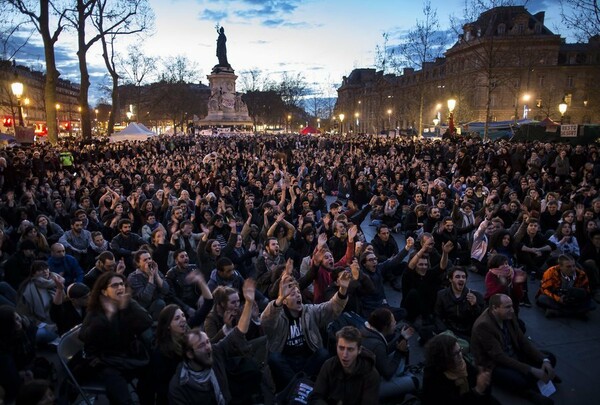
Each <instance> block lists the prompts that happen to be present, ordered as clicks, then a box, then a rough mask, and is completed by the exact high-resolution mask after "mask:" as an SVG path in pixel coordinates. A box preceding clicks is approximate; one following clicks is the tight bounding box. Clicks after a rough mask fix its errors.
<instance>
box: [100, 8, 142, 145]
mask: <svg viewBox="0 0 600 405" xmlns="http://www.w3.org/2000/svg"><path fill="white" fill-rule="evenodd" d="M111 6H112V7H110V8H109V7H108V0H98V5H97V12H96V13H94V16H93V17H92V23H93V24H94V26H95V27H96V30H97V32H98V33H99V35H100V43H101V44H102V57H103V58H104V64H105V65H106V69H107V70H108V73H109V74H110V77H111V79H112V90H111V98H112V103H111V105H112V110H111V114H110V116H109V119H108V133H109V134H111V133H112V132H113V128H114V125H115V120H117V119H119V120H120V119H122V117H120V116H119V111H120V101H119V78H120V76H119V73H118V69H117V61H116V59H115V41H116V40H117V38H119V37H122V36H125V35H133V34H138V33H141V32H144V31H147V30H149V29H150V28H151V26H152V21H153V18H154V15H153V13H152V10H151V9H150V7H149V5H148V2H147V0H129V1H120V2H116V3H114V2H113V3H112V4H111Z"/></svg>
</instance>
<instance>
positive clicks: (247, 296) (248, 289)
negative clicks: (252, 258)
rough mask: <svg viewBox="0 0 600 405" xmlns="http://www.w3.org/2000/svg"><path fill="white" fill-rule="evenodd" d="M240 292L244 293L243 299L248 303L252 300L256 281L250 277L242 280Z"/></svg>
mask: <svg viewBox="0 0 600 405" xmlns="http://www.w3.org/2000/svg"><path fill="white" fill-rule="evenodd" d="M242 293H243V294H244V300H246V302H249V303H253V302H254V294H255V293H256V281H254V280H253V279H251V278H247V279H246V280H244V285H243V286H242Z"/></svg>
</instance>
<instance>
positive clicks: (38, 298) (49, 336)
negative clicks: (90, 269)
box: [17, 260, 65, 346]
mask: <svg viewBox="0 0 600 405" xmlns="http://www.w3.org/2000/svg"><path fill="white" fill-rule="evenodd" d="M64 282H65V280H64V278H62V277H61V276H60V275H58V274H56V273H52V272H51V271H50V269H48V264H47V263H46V262H44V261H42V260H36V261H34V262H33V264H32V265H31V271H30V273H29V278H27V279H26V280H25V281H24V282H23V284H21V288H19V292H18V300H17V311H18V312H19V314H21V315H23V316H26V317H28V318H29V319H31V320H32V321H33V322H35V325H36V326H37V332H36V343H37V344H38V345H40V346H44V345H46V344H48V343H50V342H52V341H55V339H56V338H58V334H57V330H56V324H55V323H54V322H53V321H52V317H51V316H50V307H51V305H52V300H53V299H54V295H55V294H56V290H57V288H59V287H58V286H59V285H62V288H64Z"/></svg>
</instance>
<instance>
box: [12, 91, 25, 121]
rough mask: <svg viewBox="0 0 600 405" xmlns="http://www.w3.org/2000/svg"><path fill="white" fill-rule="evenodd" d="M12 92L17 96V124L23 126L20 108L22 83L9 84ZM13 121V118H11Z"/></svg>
mask: <svg viewBox="0 0 600 405" xmlns="http://www.w3.org/2000/svg"><path fill="white" fill-rule="evenodd" d="M10 88H11V90H12V93H13V94H14V95H15V97H16V98H17V109H18V110H19V126H21V127H24V126H25V125H24V124H23V109H22V108H21V96H22V95H23V83H21V82H14V83H13V84H11V85H10ZM13 121H14V120H13Z"/></svg>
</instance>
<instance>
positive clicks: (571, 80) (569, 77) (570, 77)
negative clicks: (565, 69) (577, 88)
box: [567, 76, 573, 87]
mask: <svg viewBox="0 0 600 405" xmlns="http://www.w3.org/2000/svg"><path fill="white" fill-rule="evenodd" d="M567 87H573V76H567Z"/></svg>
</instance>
